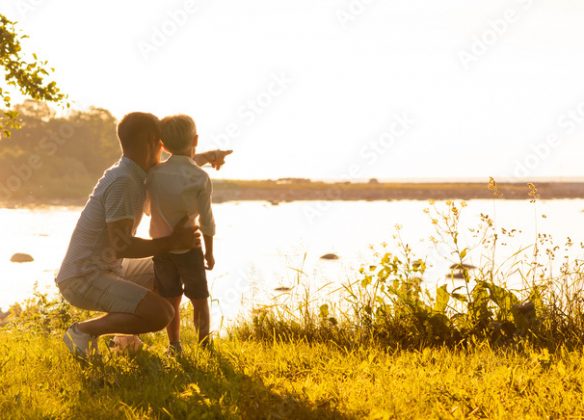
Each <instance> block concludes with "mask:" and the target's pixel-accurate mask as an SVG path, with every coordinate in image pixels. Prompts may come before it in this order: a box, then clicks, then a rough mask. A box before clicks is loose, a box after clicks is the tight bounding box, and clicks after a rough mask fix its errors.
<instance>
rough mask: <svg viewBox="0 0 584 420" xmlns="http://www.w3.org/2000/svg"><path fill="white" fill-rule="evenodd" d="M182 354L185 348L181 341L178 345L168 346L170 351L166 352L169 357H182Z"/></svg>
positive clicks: (171, 344)
mask: <svg viewBox="0 0 584 420" xmlns="http://www.w3.org/2000/svg"><path fill="white" fill-rule="evenodd" d="M182 354H183V348H182V344H181V343H180V341H177V342H176V343H170V345H169V346H168V350H166V355H167V356H174V357H180V356H182Z"/></svg>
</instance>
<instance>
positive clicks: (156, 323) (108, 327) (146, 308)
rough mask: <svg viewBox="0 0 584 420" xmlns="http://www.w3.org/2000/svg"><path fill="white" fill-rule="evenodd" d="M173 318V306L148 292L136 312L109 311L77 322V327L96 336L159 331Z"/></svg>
mask: <svg viewBox="0 0 584 420" xmlns="http://www.w3.org/2000/svg"><path fill="white" fill-rule="evenodd" d="M173 318H174V308H173V307H172V305H171V304H170V303H168V302H167V301H166V299H164V298H161V297H160V296H158V295H156V294H154V293H152V292H148V293H147V294H146V296H145V297H144V299H142V301H141V302H140V303H139V304H138V307H137V308H136V313H134V314H127V313H110V314H107V315H105V316H103V317H100V318H95V319H91V320H89V321H84V322H80V323H79V324H77V329H78V330H79V331H81V332H83V333H85V334H89V335H91V336H94V337H97V336H100V335H107V334H143V333H147V332H154V331H160V330H162V329H163V328H164V327H166V326H167V325H168V324H169V323H170V322H171V321H172V320H173Z"/></svg>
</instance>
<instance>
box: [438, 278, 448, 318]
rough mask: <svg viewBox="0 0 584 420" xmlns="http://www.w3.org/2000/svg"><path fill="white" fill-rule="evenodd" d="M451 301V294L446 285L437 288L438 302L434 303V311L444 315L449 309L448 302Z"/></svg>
mask: <svg viewBox="0 0 584 420" xmlns="http://www.w3.org/2000/svg"><path fill="white" fill-rule="evenodd" d="M449 301H450V293H448V289H447V288H446V285H445V284H444V285H442V286H440V287H437V288H436V302H435V303H434V311H435V312H438V313H441V314H443V313H444V312H445V311H446V308H447V307H448V302H449Z"/></svg>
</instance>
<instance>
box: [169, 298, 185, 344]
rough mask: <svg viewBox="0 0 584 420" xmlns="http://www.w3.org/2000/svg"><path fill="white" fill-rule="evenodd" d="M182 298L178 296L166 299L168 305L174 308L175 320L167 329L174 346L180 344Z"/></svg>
mask: <svg viewBox="0 0 584 420" xmlns="http://www.w3.org/2000/svg"><path fill="white" fill-rule="evenodd" d="M181 299H182V296H177V297H173V298H166V300H167V301H168V303H170V304H171V305H172V307H173V308H174V318H173V319H172V321H170V324H168V326H167V327H166V332H167V333H168V341H169V342H170V344H171V345H172V344H173V343H178V342H180V301H181Z"/></svg>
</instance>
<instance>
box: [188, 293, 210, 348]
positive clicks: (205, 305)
mask: <svg viewBox="0 0 584 420" xmlns="http://www.w3.org/2000/svg"><path fill="white" fill-rule="evenodd" d="M192 302H193V312H194V321H195V329H196V330H197V331H198V332H199V343H202V344H205V345H206V344H209V328H210V324H211V317H210V315H209V301H208V299H193V300H192Z"/></svg>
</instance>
